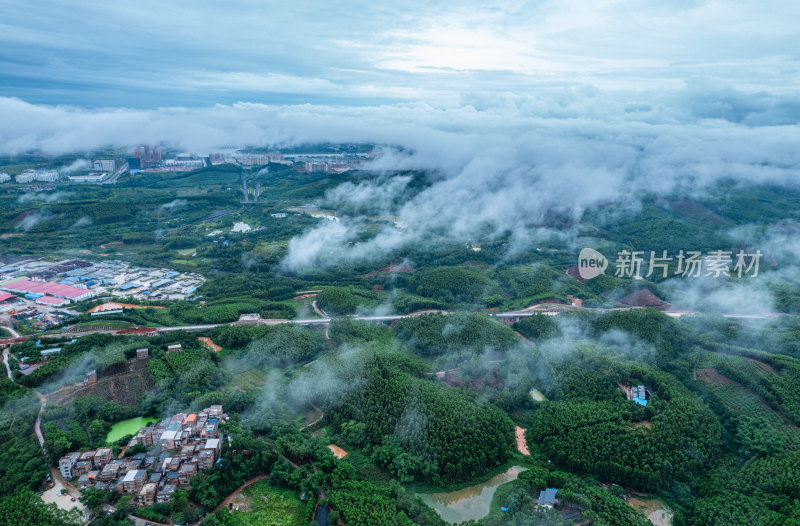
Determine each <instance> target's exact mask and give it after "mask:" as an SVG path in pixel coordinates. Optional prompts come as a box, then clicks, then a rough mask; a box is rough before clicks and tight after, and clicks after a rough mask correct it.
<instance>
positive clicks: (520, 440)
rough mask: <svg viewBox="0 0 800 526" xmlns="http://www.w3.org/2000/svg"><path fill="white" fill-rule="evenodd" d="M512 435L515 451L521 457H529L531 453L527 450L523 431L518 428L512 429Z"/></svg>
mask: <svg viewBox="0 0 800 526" xmlns="http://www.w3.org/2000/svg"><path fill="white" fill-rule="evenodd" d="M514 435H515V436H516V439H517V449H518V450H519V452H520V453H522V454H523V455H530V454H531V452H530V450H528V442H527V441H526V440H525V430H524V429H522V428H521V427H519V426H515V427H514Z"/></svg>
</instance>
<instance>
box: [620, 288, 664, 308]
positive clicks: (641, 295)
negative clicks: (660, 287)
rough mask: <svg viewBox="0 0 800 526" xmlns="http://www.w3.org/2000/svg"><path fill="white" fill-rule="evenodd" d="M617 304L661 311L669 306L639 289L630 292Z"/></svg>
mask: <svg viewBox="0 0 800 526" xmlns="http://www.w3.org/2000/svg"><path fill="white" fill-rule="evenodd" d="M619 303H621V304H622V305H631V306H634V307H655V308H656V309H663V308H666V307H668V306H669V305H670V304H669V303H667V302H666V301H663V300H662V299H660V298H659V297H658V296H656V295H655V294H653V293H652V292H650V291H649V290H647V289H639V290H637V291H636V292H631V293H630V294H628V295H627V296H625V297H624V298H622V299H621V300H619Z"/></svg>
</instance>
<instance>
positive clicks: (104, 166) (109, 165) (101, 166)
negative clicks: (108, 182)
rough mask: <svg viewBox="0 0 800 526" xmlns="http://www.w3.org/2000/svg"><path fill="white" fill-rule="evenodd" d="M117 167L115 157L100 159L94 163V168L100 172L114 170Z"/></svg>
mask: <svg viewBox="0 0 800 526" xmlns="http://www.w3.org/2000/svg"><path fill="white" fill-rule="evenodd" d="M116 168H117V163H116V162H114V160H113V159H98V160H96V161H95V162H94V164H93V165H92V170H97V171H98V172H113V171H114V170H115V169H116Z"/></svg>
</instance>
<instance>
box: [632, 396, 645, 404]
mask: <svg viewBox="0 0 800 526" xmlns="http://www.w3.org/2000/svg"><path fill="white" fill-rule="evenodd" d="M633 401H634V402H636V403H637V404H639V405H643V406H646V405H647V400H645V399H644V398H633Z"/></svg>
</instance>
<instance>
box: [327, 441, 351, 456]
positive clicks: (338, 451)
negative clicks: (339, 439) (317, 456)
mask: <svg viewBox="0 0 800 526" xmlns="http://www.w3.org/2000/svg"><path fill="white" fill-rule="evenodd" d="M328 449H330V450H331V451H333V456H334V457H336V458H344V457H346V456H347V451H345V450H344V449H342V448H340V447H339V446H335V445H333V444H329V445H328Z"/></svg>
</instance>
